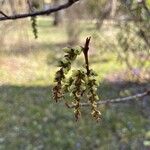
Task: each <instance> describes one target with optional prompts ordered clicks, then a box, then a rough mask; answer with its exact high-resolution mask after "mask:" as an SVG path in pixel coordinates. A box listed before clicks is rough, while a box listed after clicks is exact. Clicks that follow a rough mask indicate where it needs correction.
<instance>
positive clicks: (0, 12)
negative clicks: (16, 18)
mask: <svg viewBox="0 0 150 150" xmlns="http://www.w3.org/2000/svg"><path fill="white" fill-rule="evenodd" d="M0 14H2V15H3V16H4V17H6V18H8V16H7V15H6V14H5V13H4V12H2V11H0Z"/></svg>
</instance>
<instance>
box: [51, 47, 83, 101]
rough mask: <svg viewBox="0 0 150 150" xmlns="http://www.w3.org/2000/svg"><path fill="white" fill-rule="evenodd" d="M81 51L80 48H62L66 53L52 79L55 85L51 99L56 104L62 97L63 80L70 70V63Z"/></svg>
mask: <svg viewBox="0 0 150 150" xmlns="http://www.w3.org/2000/svg"><path fill="white" fill-rule="evenodd" d="M81 51H82V48H81V47H76V48H64V52H65V53H66V55H65V56H64V57H63V59H62V60H60V61H59V62H58V67H60V69H59V70H58V71H57V72H56V74H55V79H54V81H55V82H56V85H55V86H54V88H53V98H54V100H55V101H56V102H57V101H58V99H60V98H62V97H63V89H62V83H63V80H64V79H65V75H66V74H67V73H68V72H69V70H70V69H71V63H72V62H73V61H74V60H75V59H76V57H77V55H79V54H80V53H81Z"/></svg>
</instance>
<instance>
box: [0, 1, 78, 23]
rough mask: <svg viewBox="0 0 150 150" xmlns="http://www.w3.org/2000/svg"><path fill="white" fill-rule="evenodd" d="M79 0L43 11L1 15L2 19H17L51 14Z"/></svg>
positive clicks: (0, 18)
mask: <svg viewBox="0 0 150 150" xmlns="http://www.w3.org/2000/svg"><path fill="white" fill-rule="evenodd" d="M77 1H79V0H68V1H67V2H66V3H64V4H61V5H59V6H56V7H53V8H50V9H47V10H42V11H36V12H30V13H25V14H16V15H11V16H3V17H0V21H4V20H16V19H22V18H27V17H35V16H42V15H49V14H51V13H54V12H56V11H60V10H63V9H66V8H68V7H70V6H71V5H73V4H74V3H76V2H77Z"/></svg>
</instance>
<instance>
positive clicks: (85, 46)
mask: <svg viewBox="0 0 150 150" xmlns="http://www.w3.org/2000/svg"><path fill="white" fill-rule="evenodd" d="M90 40H91V37H89V38H86V42H85V45H84V48H83V53H84V59H85V65H86V71H87V76H89V73H90V70H89V60H88V51H89V44H90Z"/></svg>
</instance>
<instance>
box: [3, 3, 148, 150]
mask: <svg viewBox="0 0 150 150" xmlns="http://www.w3.org/2000/svg"><path fill="white" fill-rule="evenodd" d="M29 2H30V4H31V8H29ZM64 2H66V1H65V0H30V1H27V0H0V11H3V12H4V13H5V14H7V15H15V14H19V13H28V12H29V11H32V12H34V11H39V10H47V9H49V8H51V7H54V6H57V5H60V4H63V3H64ZM0 17H2V15H1V14H0ZM33 24H34V25H33ZM37 36H38V38H37ZM88 36H91V38H92V39H91V44H90V60H89V61H90V65H91V68H93V69H94V70H95V71H96V72H97V74H98V77H97V80H98V82H99V87H98V95H99V97H100V99H101V100H103V99H106V98H116V97H125V96H129V95H132V94H136V93H140V92H144V91H145V90H146V89H148V88H150V0H145V1H144V0H138V1H137V0H80V1H79V2H77V3H76V4H74V5H73V6H72V7H70V8H68V9H66V10H63V11H59V12H56V13H54V14H51V15H46V16H41V17H36V18H27V19H20V20H15V21H1V22H0V150H5V149H6V150H49V149H51V150H117V149H119V150H149V149H150V109H149V108H150V101H149V100H150V97H148V96H147V97H144V98H143V99H142V100H141V101H136V100H133V101H132V102H128V103H123V104H114V105H111V104H110V105H106V106H100V107H99V109H100V110H101V112H102V119H101V121H100V122H98V123H97V122H96V121H95V120H93V119H92V117H91V116H90V108H83V111H82V118H81V119H80V120H79V121H78V122H76V121H75V119H74V115H73V110H72V109H68V108H66V107H65V105H64V103H63V102H62V103H60V104H55V102H54V100H53V99H52V93H51V89H52V86H53V84H54V82H53V79H54V74H55V72H56V70H57V69H58V68H57V61H58V60H60V59H61V58H62V57H63V55H64V52H63V50H62V48H63V47H66V46H74V45H83V44H84V42H85V39H86V37H88ZM83 61H84V60H83V57H80V58H78V60H77V62H76V63H74V68H77V67H78V66H79V65H82V64H83Z"/></svg>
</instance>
